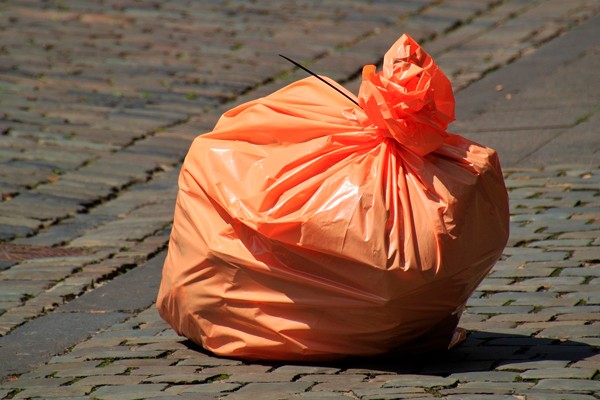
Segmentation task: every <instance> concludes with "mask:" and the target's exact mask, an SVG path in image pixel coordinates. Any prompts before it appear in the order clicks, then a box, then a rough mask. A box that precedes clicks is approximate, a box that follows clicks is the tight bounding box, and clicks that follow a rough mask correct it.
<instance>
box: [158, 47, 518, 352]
mask: <svg viewBox="0 0 600 400" xmlns="http://www.w3.org/2000/svg"><path fill="white" fill-rule="evenodd" d="M329 81H330V83H331V84H332V85H335V86H336V87H338V88H339V89H340V90H341V91H343V92H345V93H347V94H348V96H350V97H351V98H356V97H355V96H354V95H352V94H351V93H350V92H348V91H346V90H345V89H344V88H342V87H341V86H339V85H338V84H337V83H335V82H333V81H331V80H329ZM356 100H357V102H358V103H359V104H360V107H357V106H356V105H355V104H353V103H352V102H351V101H350V100H348V99H347V98H345V97H344V96H341V95H340V94H339V93H337V92H336V91H334V90H332V89H331V88H329V87H327V86H326V85H325V84H323V83H322V82H320V81H319V80H317V79H316V78H314V77H310V78H306V79H303V80H300V81H298V82H295V83H293V84H291V85H289V86H287V87H285V88H283V89H281V90H279V91H277V92H275V93H273V94H271V95H269V96H267V97H264V98H261V99H257V100H255V101H251V102H249V103H246V104H243V105H240V106H238V107H236V108H234V109H232V110H230V111H228V112H226V113H225V114H224V115H223V116H222V117H221V119H220V120H219V121H218V123H217V124H216V126H215V128H214V130H213V131H212V132H211V133H208V134H205V135H201V136H199V137H198V138H196V140H195V141H194V142H193V144H192V146H191V148H190V150H189V153H188V155H187V157H186V159H185V162H184V164H183V167H182V170H181V174H180V178H179V195H178V198H177V205H176V209H175V217H174V224H173V230H172V233H171V239H170V243H169V250H168V256H167V259H166V262H165V266H164V270H163V278H162V282H161V287H160V291H159V294H158V302H157V306H158V310H159V312H160V314H161V316H162V317H163V318H164V319H165V320H166V321H168V322H169V323H170V324H171V326H172V327H173V329H175V331H176V332H177V333H179V334H180V335H184V336H186V337H188V338H190V339H191V340H193V341H195V342H197V343H199V344H201V345H202V346H204V348H206V349H208V350H210V351H212V352H214V353H216V354H218V355H223V356H231V357H240V358H246V359H271V360H327V359H336V358H341V357H347V356H372V355H379V354H385V353H390V352H394V351H398V352H411V353H413V352H419V351H435V350H442V349H447V348H448V345H449V343H450V341H451V338H452V335H453V332H454V330H455V328H456V326H457V323H458V320H459V318H460V314H461V312H462V308H463V307H464V304H465V302H466V301H467V299H468V297H469V296H470V294H471V293H472V292H473V291H474V290H475V288H476V287H477V285H478V284H479V283H480V282H481V280H482V279H483V278H484V277H485V276H486V274H487V273H488V272H489V270H490V269H491V267H492V266H493V265H494V263H495V262H496V261H497V259H498V258H499V257H500V255H501V253H502V250H503V248H504V246H505V244H506V241H507V239H508V198H507V193H506V189H505V187H504V180H503V177H502V172H501V169H500V164H499V162H498V158H497V155H496V153H495V152H494V151H493V150H492V149H489V148H487V147H484V146H482V145H479V144H476V143H473V142H471V141H469V140H467V139H465V138H463V137H461V136H457V135H453V134H451V133H448V132H446V129H447V126H448V124H449V123H450V122H451V121H452V120H453V119H454V97H453V94H452V88H451V85H450V82H449V81H448V79H447V78H446V77H445V76H444V74H443V73H442V72H441V70H440V69H439V68H438V67H437V65H436V64H435V63H434V62H433V60H432V58H431V57H430V56H429V55H428V54H427V53H425V51H423V49H421V48H420V47H419V45H418V44H417V43H416V42H415V41H414V40H413V39H412V38H410V37H409V36H407V35H404V36H402V37H401V38H400V39H399V40H398V41H397V42H396V43H395V44H394V45H393V46H392V48H391V49H390V50H389V51H388V52H387V53H386V55H385V58H384V62H383V70H382V71H380V72H376V71H375V67H374V66H366V67H365V68H364V70H363V82H362V85H361V87H360V91H359V95H358V98H356Z"/></svg>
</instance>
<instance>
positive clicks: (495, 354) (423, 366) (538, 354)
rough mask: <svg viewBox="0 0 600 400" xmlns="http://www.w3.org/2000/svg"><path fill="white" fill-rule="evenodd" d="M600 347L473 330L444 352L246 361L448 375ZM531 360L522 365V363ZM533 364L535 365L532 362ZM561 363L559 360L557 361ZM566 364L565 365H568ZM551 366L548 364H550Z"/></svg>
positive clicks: (515, 366)
mask: <svg viewBox="0 0 600 400" xmlns="http://www.w3.org/2000/svg"><path fill="white" fill-rule="evenodd" d="M184 344H185V345H186V346H187V347H189V348H190V349H192V350H195V351H198V352H200V353H203V354H204V355H206V356H210V357H215V358H218V357H217V356H215V355H213V354H211V353H210V352H208V351H206V350H204V349H203V348H201V347H200V346H198V345H197V344H195V343H193V342H191V341H189V340H187V341H185V342H184ZM599 353H600V352H599V350H598V348H597V347H595V346H592V345H589V344H587V343H584V342H579V341H577V340H574V339H568V340H562V339H560V340H559V339H550V338H536V337H530V336H525V335H518V334H507V333H498V332H482V331H470V332H469V333H468V336H467V338H466V339H465V341H464V342H462V343H461V344H459V345H458V346H456V347H455V348H453V349H452V350H449V351H447V352H441V353H413V354H406V353H390V354H386V355H382V356H376V357H364V358H349V359H343V360H337V361H329V362H306V363H303V362H296V361H294V362H285V361H281V362H266V361H255V362H254V361H249V360H244V361H245V363H247V364H255V365H266V366H271V367H273V368H277V367H280V366H283V365H302V366H323V367H333V368H339V369H341V370H354V371H357V370H361V371H365V373H368V371H373V372H374V373H375V372H383V373H396V374H421V375H437V376H445V375H449V374H453V373H459V372H487V371H493V370H495V369H498V368H500V369H507V370H521V369H523V370H524V369H532V368H536V366H535V363H540V367H541V366H542V365H545V364H547V362H548V361H559V362H567V363H566V364H569V363H573V362H577V361H582V360H584V359H586V358H588V357H591V356H594V355H597V354H599ZM524 363H528V365H527V367H526V368H525V367H524V368H520V367H519V364H524ZM531 363H533V364H531ZM557 364H558V363H557ZM566 364H565V365H566ZM546 367H547V365H546Z"/></svg>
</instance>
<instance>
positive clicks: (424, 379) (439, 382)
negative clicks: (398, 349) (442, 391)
mask: <svg viewBox="0 0 600 400" xmlns="http://www.w3.org/2000/svg"><path fill="white" fill-rule="evenodd" d="M456 382H458V379H456V378H450V377H448V378H442V377H438V376H427V375H403V376H401V377H390V379H389V381H387V382H386V383H385V384H384V385H383V387H385V388H390V387H424V388H431V387H436V386H452V385H454V384H455V383H456Z"/></svg>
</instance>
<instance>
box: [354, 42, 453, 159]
mask: <svg viewBox="0 0 600 400" xmlns="http://www.w3.org/2000/svg"><path fill="white" fill-rule="evenodd" d="M358 99H359V104H360V106H361V107H362V109H363V110H364V112H365V114H366V116H367V119H368V121H365V122H366V123H368V124H372V125H375V126H377V128H378V129H379V130H380V131H381V132H382V134H383V135H384V136H387V137H391V138H393V139H395V140H396V141H397V142H398V143H399V144H400V145H402V146H403V147H405V148H406V149H408V150H410V151H412V152H414V153H416V154H418V155H419V156H425V155H427V154H429V153H430V152H432V151H434V150H436V149H437V148H438V147H440V146H441V145H442V144H443V143H444V140H445V138H446V137H447V136H448V135H447V134H446V129H447V127H448V124H449V123H450V122H452V121H453V120H454V95H453V94H452V86H451V85H450V81H449V80H448V78H446V76H445V75H444V73H443V72H442V71H441V70H440V69H439V68H438V66H437V65H436V64H435V62H434V61H433V59H432V58H431V56H430V55H429V54H427V53H426V52H425V51H424V50H423V49H422V48H421V47H420V46H419V45H418V44H417V43H416V42H415V41H414V40H413V39H412V38H411V37H410V36H408V35H402V37H400V39H398V41H397V42H396V43H395V44H394V45H393V46H392V47H391V48H390V50H389V51H388V52H387V53H386V54H385V57H384V59H383V69H382V71H380V72H378V73H377V72H376V68H375V66H374V65H366V66H365V67H364V68H363V81H362V84H361V87H360V90H359V95H358Z"/></svg>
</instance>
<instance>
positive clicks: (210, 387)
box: [165, 382, 242, 395]
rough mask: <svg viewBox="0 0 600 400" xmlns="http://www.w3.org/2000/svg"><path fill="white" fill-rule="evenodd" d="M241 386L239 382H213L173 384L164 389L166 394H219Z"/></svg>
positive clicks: (232, 390)
mask: <svg viewBox="0 0 600 400" xmlns="http://www.w3.org/2000/svg"><path fill="white" fill-rule="evenodd" d="M241 386H242V384H240V383H227V382H213V383H204V384H195V385H175V386H171V387H169V388H168V389H166V390H165V393H167V394H182V393H201V394H214V395H217V394H221V393H225V392H234V391H235V390H237V389H239V388H240V387H241Z"/></svg>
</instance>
